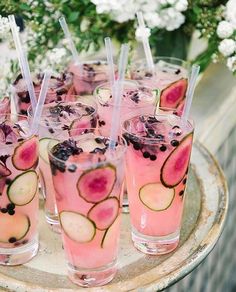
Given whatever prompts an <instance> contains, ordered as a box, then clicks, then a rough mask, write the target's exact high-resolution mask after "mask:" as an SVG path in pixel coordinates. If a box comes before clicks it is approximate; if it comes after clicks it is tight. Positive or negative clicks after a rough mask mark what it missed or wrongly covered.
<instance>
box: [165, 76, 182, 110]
mask: <svg viewBox="0 0 236 292" xmlns="http://www.w3.org/2000/svg"><path fill="white" fill-rule="evenodd" d="M187 86H188V80H187V79H180V80H178V81H176V82H174V83H172V84H170V85H169V86H168V87H166V88H165V89H163V90H162V92H161V96H160V106H161V107H166V108H176V107H177V105H178V104H179V103H180V102H181V100H182V99H184V97H185V94H186V90H187Z"/></svg>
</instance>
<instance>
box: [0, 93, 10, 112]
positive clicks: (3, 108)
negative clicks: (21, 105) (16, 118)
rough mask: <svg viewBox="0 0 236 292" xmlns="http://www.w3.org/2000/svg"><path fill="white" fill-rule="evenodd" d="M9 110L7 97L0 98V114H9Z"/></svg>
mask: <svg viewBox="0 0 236 292" xmlns="http://www.w3.org/2000/svg"><path fill="white" fill-rule="evenodd" d="M10 111H11V105H10V99H9V97H3V98H2V99H1V98H0V115H4V114H9V113H10Z"/></svg>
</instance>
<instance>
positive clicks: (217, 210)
mask: <svg viewBox="0 0 236 292" xmlns="http://www.w3.org/2000/svg"><path fill="white" fill-rule="evenodd" d="M191 161H192V163H191V170H190V176H189V181H188V186H187V193H186V201H185V204H186V205H185V212H184V219H183V227H182V230H181V242H180V245H179V247H178V248H177V249H176V250H175V251H174V252H172V253H170V254H168V255H163V256H146V255H144V254H142V253H140V252H139V251H137V250H136V249H135V248H134V247H133V245H132V242H131V236H130V222H129V216H128V215H127V214H123V222H122V223H123V224H122V231H121V248H120V254H119V271H118V273H117V275H116V277H115V278H114V279H113V281H112V282H111V283H109V284H107V285H106V286H103V287H99V288H98V287H96V288H90V289H88V288H86V291H88V290H89V291H96V292H97V291H114V292H117V291H132V290H135V291H137V289H142V291H157V290H162V289H164V288H166V287H168V286H170V285H171V284H173V283H174V282H176V281H178V280H180V279H181V278H183V277H184V276H185V275H187V274H188V273H190V272H191V271H192V270H193V269H194V268H195V267H196V266H197V265H198V264H199V263H200V262H201V261H202V260H203V259H204V258H205V257H206V256H207V255H208V254H209V252H210V251H211V250H212V249H213V247H214V245H215V244H216V242H217V240H218V238H219V237H220V234H221V232H222V229H223V225H224V221H225V217H226V213H227V207H228V192H227V186H226V181H225V178H224V175H223V174H222V171H221V169H220V167H219V166H218V164H217V162H216V161H215V159H214V157H213V156H212V155H211V154H210V153H209V152H208V151H207V150H206V148H205V147H203V146H202V145H201V144H200V143H198V142H196V143H195V144H194V147H193V153H192V160H191ZM39 233H40V250H39V253H38V255H37V256H36V257H35V258H34V259H33V260H31V261H30V262H29V263H27V264H25V265H22V266H17V267H5V266H0V291H17V292H28V291H30V292H31V291H33V292H51V291H58V292H62V291H63V292H73V291H85V288H80V287H78V286H76V285H74V284H73V283H71V282H70V281H69V279H68V278H67V275H66V262H65V259H64V253H63V249H62V243H61V239H60V236H59V235H58V234H55V233H53V232H52V231H51V230H50V229H49V227H48V226H47V224H46V222H45V218H44V214H43V210H42V208H41V209H40V226H39ZM140 291H141V290H140Z"/></svg>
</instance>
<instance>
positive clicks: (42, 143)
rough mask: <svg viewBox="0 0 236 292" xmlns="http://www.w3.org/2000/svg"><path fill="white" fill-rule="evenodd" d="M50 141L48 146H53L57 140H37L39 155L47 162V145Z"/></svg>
mask: <svg viewBox="0 0 236 292" xmlns="http://www.w3.org/2000/svg"><path fill="white" fill-rule="evenodd" d="M49 143H50V147H53V146H55V145H56V144H57V143H58V140H56V139H52V138H42V139H40V140H39V156H40V157H41V158H42V159H43V160H44V161H45V162H46V163H47V164H49V158H48V145H49Z"/></svg>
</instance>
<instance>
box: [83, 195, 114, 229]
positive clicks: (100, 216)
mask: <svg viewBox="0 0 236 292" xmlns="http://www.w3.org/2000/svg"><path fill="white" fill-rule="evenodd" d="M118 212H119V201H118V199H117V198H115V197H111V198H108V199H106V200H104V201H102V202H100V203H97V204H96V205H94V206H93V207H92V208H91V209H90V210H89V212H88V218H89V219H91V220H92V221H93V222H95V224H96V227H97V229H99V230H105V229H107V228H109V226H111V224H112V223H113V222H114V221H115V219H116V217H117V215H118Z"/></svg>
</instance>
